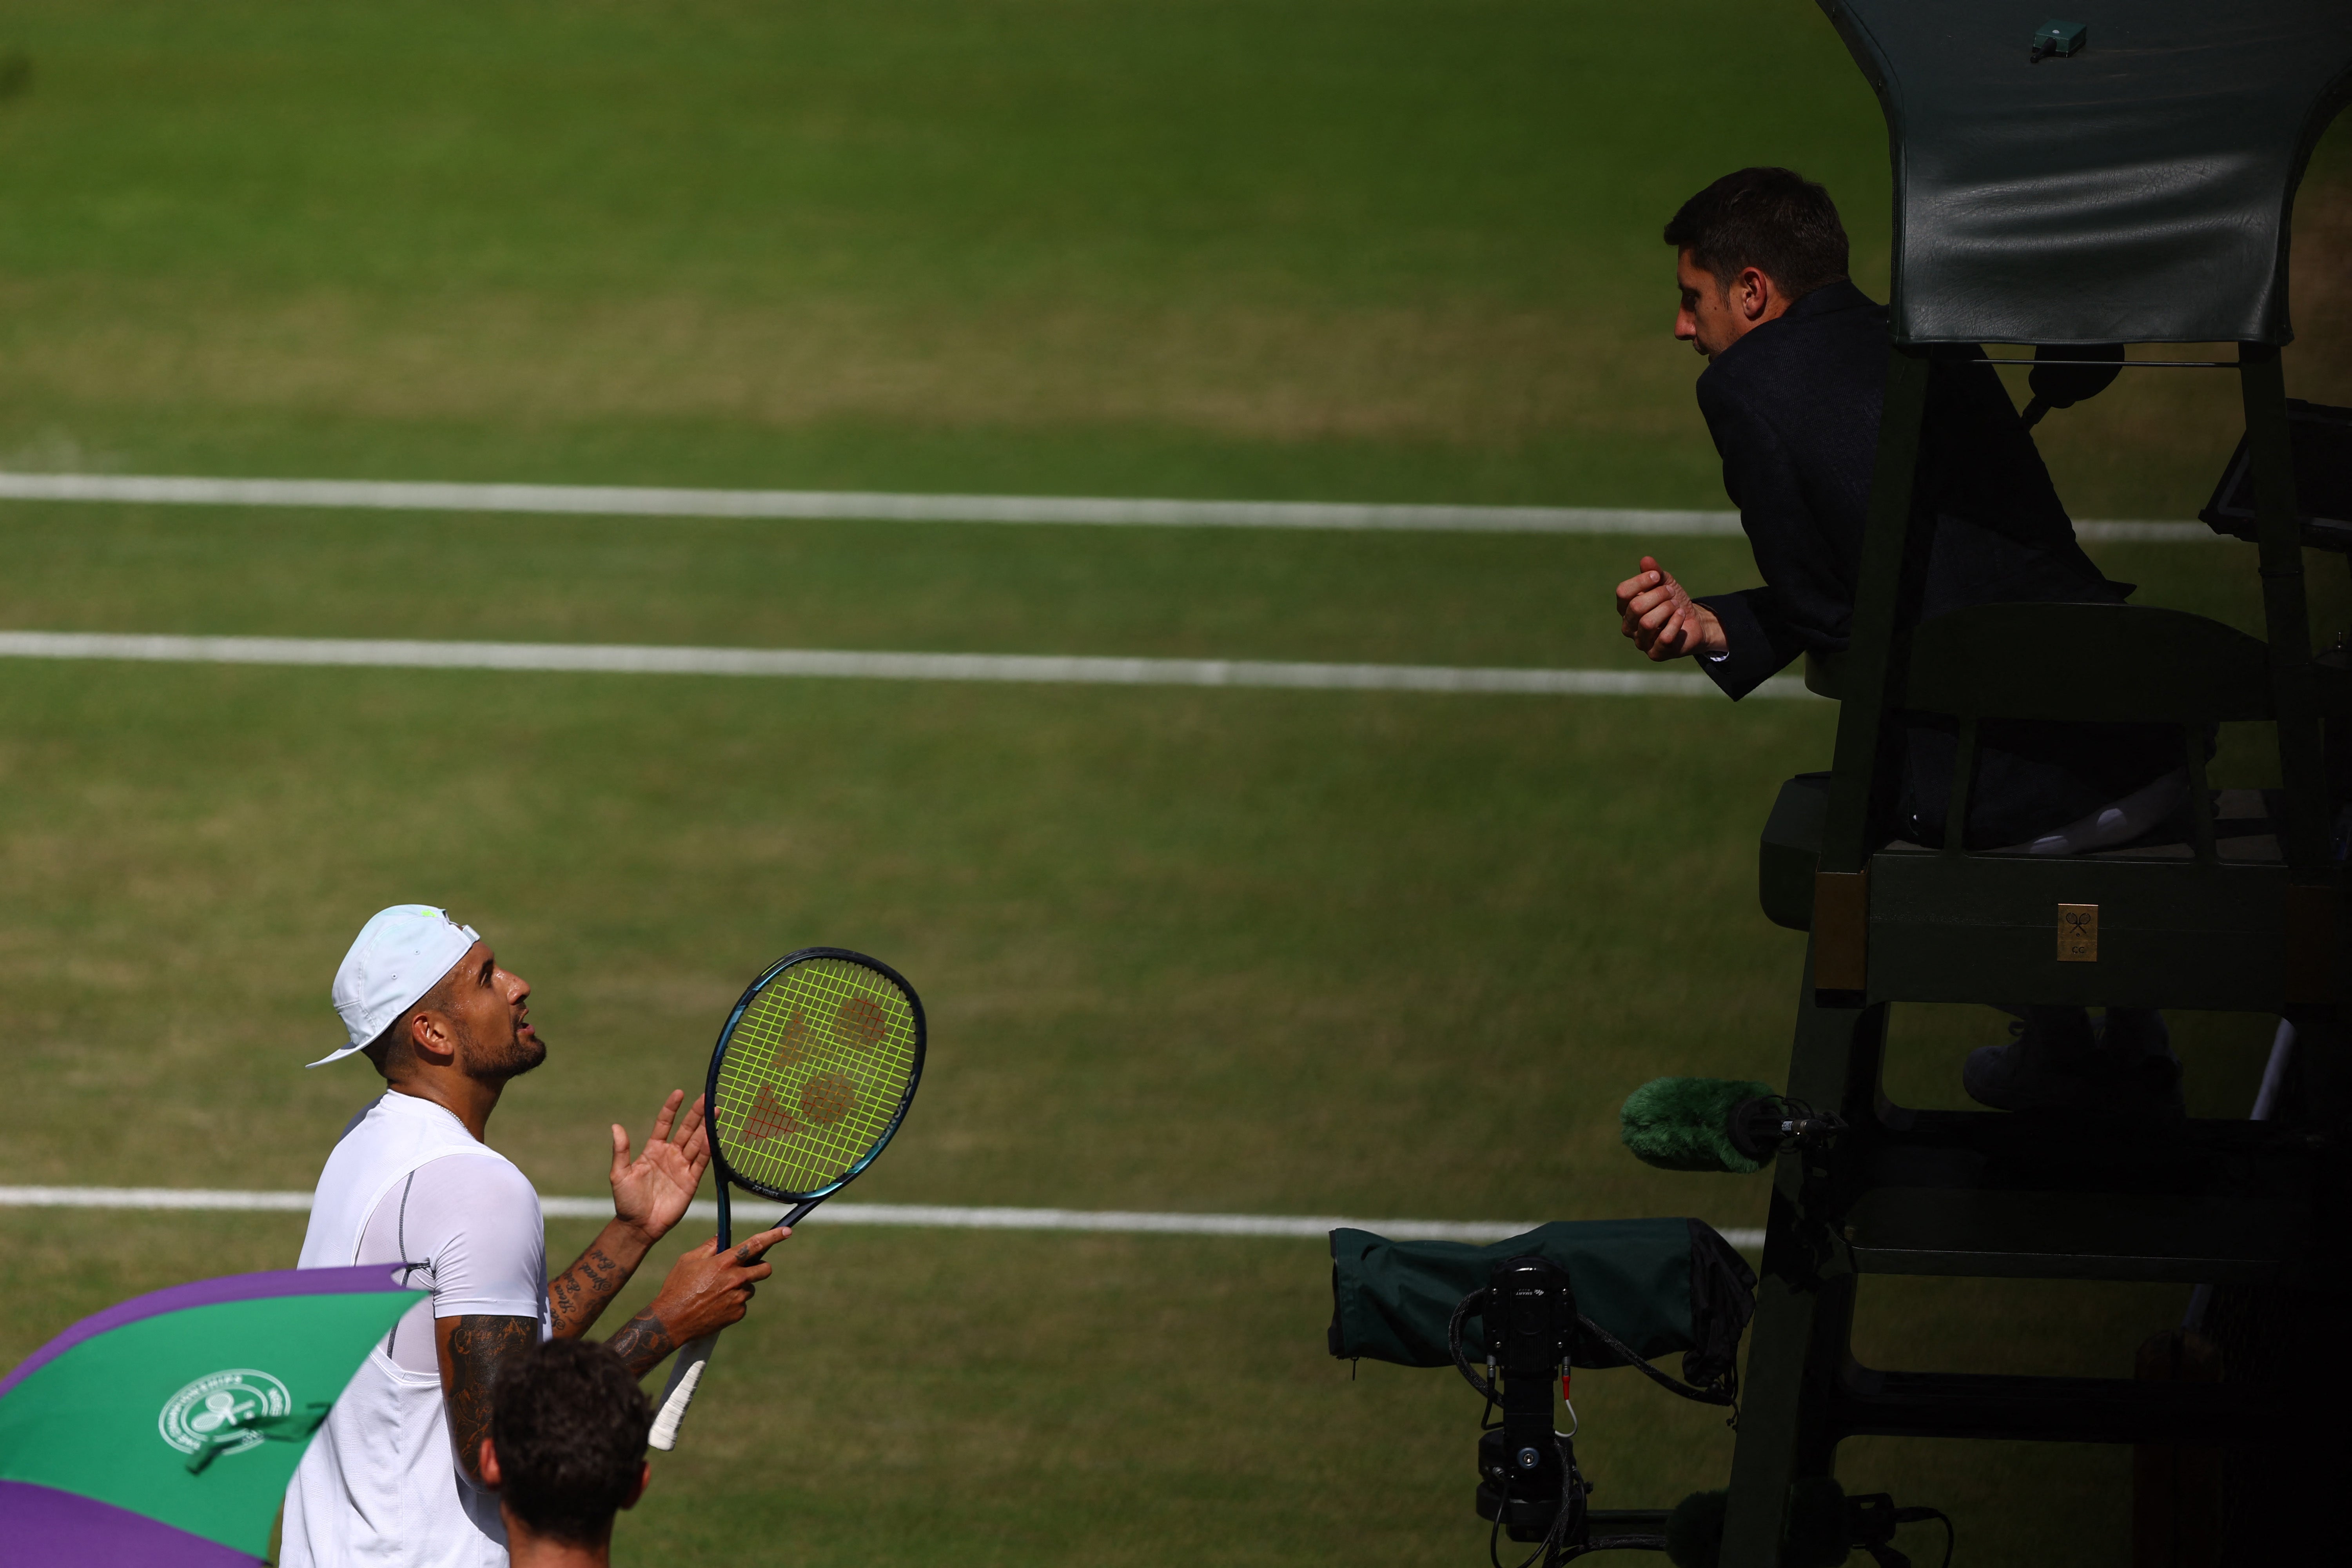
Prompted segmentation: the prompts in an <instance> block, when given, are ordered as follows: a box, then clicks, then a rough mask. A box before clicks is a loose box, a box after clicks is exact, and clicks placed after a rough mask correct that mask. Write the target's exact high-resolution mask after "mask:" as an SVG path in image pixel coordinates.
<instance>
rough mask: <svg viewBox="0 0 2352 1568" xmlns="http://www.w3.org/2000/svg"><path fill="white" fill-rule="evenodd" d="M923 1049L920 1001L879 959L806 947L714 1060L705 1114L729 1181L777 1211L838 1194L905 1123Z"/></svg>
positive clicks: (722, 1039)
mask: <svg viewBox="0 0 2352 1568" xmlns="http://www.w3.org/2000/svg"><path fill="white" fill-rule="evenodd" d="M923 1044H924V1024H923V1003H922V999H921V998H920V997H919V996H917V995H916V994H915V988H914V987H913V986H911V985H909V984H907V981H906V978H905V976H903V975H901V974H900V973H898V971H897V970H895V969H892V968H891V967H890V966H889V965H888V964H887V963H882V962H881V961H880V960H879V959H875V958H868V957H867V956H866V955H865V954H864V953H862V952H850V951H849V950H848V949H847V948H841V947H804V948H803V949H801V950H800V951H799V952H792V953H787V954H785V955H784V956H783V957H782V958H780V959H778V960H776V962H775V963H772V964H770V965H769V966H768V967H767V968H766V969H765V970H764V971H762V972H761V974H760V977H759V978H758V979H757V980H754V981H752V982H751V985H750V987H749V988H748V989H746V990H745V991H744V993H743V999H742V1000H741V1001H740V1002H738V1003H736V1004H735V1011H734V1012H732V1013H730V1014H729V1015H728V1017H727V1026H726V1027H725V1028H723V1029H721V1030H719V1043H718V1045H717V1046H716V1047H713V1049H712V1050H711V1053H710V1075H709V1079H708V1080H707V1081H706V1083H705V1085H704V1088H703V1113H704V1117H705V1120H706V1122H707V1124H708V1125H709V1129H710V1156H711V1160H712V1162H713V1163H716V1164H717V1165H718V1167H719V1176H720V1178H721V1180H723V1181H728V1182H732V1183H733V1184H735V1185H737V1186H739V1187H741V1188H744V1189H745V1190H746V1191H749V1192H754V1193H758V1194H761V1196H763V1197H770V1198H773V1199H775V1200H776V1201H777V1202H779V1203H800V1202H803V1201H805V1200H808V1199H811V1198H821V1197H824V1196H825V1195H827V1194H831V1193H834V1192H837V1191H839V1190H840V1189H841V1188H842V1187H843V1186H845V1185H846V1184H848V1183H849V1182H850V1181H852V1180H853V1179H854V1178H856V1175H857V1173H859V1172H861V1171H863V1170H865V1169H866V1166H868V1165H870V1164H872V1163H874V1157H875V1156H876V1155H877V1154H879V1153H880V1152H882V1150H883V1147H884V1146H885V1145H886V1144H887V1143H888V1142H890V1140H891V1138H892V1137H893V1136H894V1135H896V1134H897V1132H898V1126H899V1124H900V1123H901V1122H903V1121H906V1119H907V1107H908V1105H909V1104H911V1103H913V1101H914V1098H915V1088H916V1086H917V1085H918V1084H919V1083H920V1082H921V1081H922V1077H923Z"/></svg>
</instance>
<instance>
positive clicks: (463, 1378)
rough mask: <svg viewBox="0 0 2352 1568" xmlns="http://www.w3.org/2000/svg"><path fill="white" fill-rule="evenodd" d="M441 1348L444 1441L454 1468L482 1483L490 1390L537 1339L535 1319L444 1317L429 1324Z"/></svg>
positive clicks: (469, 1478)
mask: <svg viewBox="0 0 2352 1568" xmlns="http://www.w3.org/2000/svg"><path fill="white" fill-rule="evenodd" d="M435 1326H436V1328H437V1329H438V1330H439V1331H440V1333H439V1339H440V1348H441V1394H442V1397H443V1398H444V1399H445V1400H446V1402H447V1404H448V1407H449V1441H450V1442H451V1444H452V1445H454V1446H455V1447H456V1448H457V1464H458V1467H459V1468H461V1469H463V1470H464V1471H465V1472H466V1477H467V1479H468V1480H470V1481H472V1482H473V1483H474V1484H475V1485H476V1486H480V1485H481V1484H482V1473H481V1463H482V1439H483V1438H484V1437H486V1436H489V1431H490V1394H491V1391H492V1390H493V1389H495V1388H496V1387H497V1386H498V1381H499V1371H500V1369H502V1368H503V1367H504V1366H505V1365H506V1364H507V1363H508V1362H509V1360H511V1359H512V1358H514V1357H516V1356H520V1355H522V1354H525V1353H527V1352H529V1351H530V1348H531V1347H532V1346H534V1345H536V1344H537V1343H539V1320H537V1319H536V1318H493V1317H478V1318H444V1319H442V1320H441V1321H440V1322H439V1323H437V1324H436V1325H435Z"/></svg>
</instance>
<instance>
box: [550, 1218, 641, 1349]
mask: <svg viewBox="0 0 2352 1568" xmlns="http://www.w3.org/2000/svg"><path fill="white" fill-rule="evenodd" d="M644 1258H645V1253H644V1251H643V1250H642V1249H641V1248H635V1247H629V1246H627V1245H626V1244H625V1243H624V1242H623V1241H622V1240H620V1239H619V1238H618V1237H615V1236H614V1227H613V1226H605V1227H604V1235H602V1236H600V1237H597V1238H596V1239H595V1240H594V1241H593V1242H590V1243H589V1244H588V1250H587V1251H585V1252H583V1253H582V1254H581V1255H580V1256H579V1257H578V1258H576V1259H574V1260H573V1262H572V1267H571V1268H567V1269H565V1270H564V1271H563V1272H562V1273H561V1274H559V1275H557V1276H556V1277H555V1278H554V1279H551V1280H550V1281H549V1282H548V1286H547V1302H548V1305H549V1306H550V1307H551V1308H553V1309H554V1311H555V1337H556V1338H557V1339H560V1340H568V1339H576V1338H578V1337H579V1336H580V1335H582V1334H584V1333H586V1332H587V1331H589V1329H590V1328H591V1327H593V1325H594V1323H595V1321H596V1320H597V1319H598V1318H600V1317H602V1316H604V1309H605V1308H606V1307H607V1306H609V1305H610V1304H611V1303H612V1300H613V1298H614V1296H617V1295H619V1294H620V1291H621V1287H622V1286H624V1285H625V1284H627V1283H628V1282H629V1277H630V1276H631V1275H633V1274H635V1272H636V1271H637V1265H638V1264H639V1263H640V1262H642V1261H644Z"/></svg>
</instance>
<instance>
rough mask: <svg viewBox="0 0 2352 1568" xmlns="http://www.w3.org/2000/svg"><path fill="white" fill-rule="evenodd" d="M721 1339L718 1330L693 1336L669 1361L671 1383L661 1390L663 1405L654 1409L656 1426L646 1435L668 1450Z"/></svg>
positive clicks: (674, 1442)
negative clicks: (672, 1359) (699, 1336)
mask: <svg viewBox="0 0 2352 1568" xmlns="http://www.w3.org/2000/svg"><path fill="white" fill-rule="evenodd" d="M718 1343H719V1336H718V1335H717V1334H705V1335H703V1336H702V1337H701V1338H700V1339H698V1340H690V1341H688V1342H687V1344H686V1345H685V1347H684V1348H682V1349H681V1350H679V1352H677V1360H676V1361H674V1362H672V1363H670V1369H669V1386H668V1387H667V1388H665V1389H663V1390H662V1399H661V1408H660V1409H659V1410H656V1411H655V1412H654V1429H653V1431H652V1432H651V1433H650V1434H648V1435H647V1436H646V1442H648V1443H650V1444H652V1445H653V1446H654V1447H656V1448H659V1449H660V1450H661V1451H662V1452H663V1453H665V1454H667V1453H668V1452H669V1451H670V1450H671V1449H672V1448H675V1447H677V1424H678V1423H679V1422H681V1421H683V1420H685V1419H686V1407H687V1406H688V1405H691V1404H693V1403H694V1391H695V1388H696V1387H697V1386H698V1384H700V1383H701V1382H702V1369H703V1368H704V1367H706V1366H708V1365H709V1364H710V1352H711V1350H712V1349H713V1348H714V1347H715V1346H716V1345H717V1344H718Z"/></svg>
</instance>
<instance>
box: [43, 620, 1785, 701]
mask: <svg viewBox="0 0 2352 1568" xmlns="http://www.w3.org/2000/svg"><path fill="white" fill-rule="evenodd" d="M0 658H62V659H93V658H94V659H134V660H144V661H150V662H156V663H163V664H281V665H358V666H367V667H375V668H403V669H409V668H415V669H506V670H572V671H586V672H591V673H600V674H612V675H750V676H817V677H835V678H850V679H868V680H986V681H1016V682H1038V683H1045V684H1075V685H1082V686H1243V687H1277V688H1291V689H1309V690H1337V691H1433V692H1500V693H1509V694H1516V695H1521V696H1537V697H1704V696H1708V695H1710V694H1712V693H1713V692H1714V691H1715V689H1716V688H1715V684H1714V683H1713V682H1712V681H1710V680H1708V679H1707V678H1706V677H1705V676H1704V675H1696V674H1677V673H1668V672H1665V671H1659V670H1641V669H1510V668H1483V669H1482V668H1475V667H1462V666H1451V665H1427V664H1292V663H1280V662H1275V661H1269V660H1262V659H1226V658H1078V657H1075V656H1072V657H1063V656H1058V655H1038V654H1001V653H844V652H831V651H827V650H824V649H818V648H747V647H646V646H643V645H634V644H626V643H511V642H398V641H390V640H379V639H369V638H351V637H161V636H134V635H128V634H120V633H112V632H0ZM1756 694H1757V695H1758V696H1761V697H1805V696H1810V695H1811V694H1810V693H1809V692H1807V691H1806V690H1805V687H1804V683H1803V682H1802V681H1801V680H1797V679H1792V678H1790V677H1788V676H1780V677H1776V678H1775V679H1771V680H1768V681H1766V682H1765V683H1764V684H1763V685H1762V686H1761V687H1759V688H1758V689H1757V693H1756Z"/></svg>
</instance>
